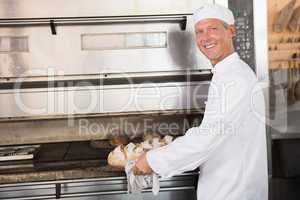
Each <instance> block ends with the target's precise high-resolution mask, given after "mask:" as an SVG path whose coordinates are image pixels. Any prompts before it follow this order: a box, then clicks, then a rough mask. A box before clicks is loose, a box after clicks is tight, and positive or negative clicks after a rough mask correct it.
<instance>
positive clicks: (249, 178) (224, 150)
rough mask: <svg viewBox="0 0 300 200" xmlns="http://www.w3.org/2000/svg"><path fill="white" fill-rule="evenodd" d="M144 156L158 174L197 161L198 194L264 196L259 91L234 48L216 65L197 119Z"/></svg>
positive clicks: (227, 198)
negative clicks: (195, 123)
mask: <svg viewBox="0 0 300 200" xmlns="http://www.w3.org/2000/svg"><path fill="white" fill-rule="evenodd" d="M146 158H147V161H148V163H149V165H150V167H151V168H152V169H153V171H155V172H156V173H158V174H160V175H161V176H162V177H170V176H173V175H175V174H180V173H182V172H184V171H189V170H193V169H195V168H197V167H200V174H199V180H198V189H197V198H198V200H267V199H268V172H267V146H266V128H265V103H264V97H263V93H262V89H261V88H260V87H259V86H258V81H257V79H256V76H255V74H254V73H253V71H252V70H251V69H250V67H249V66H248V65H247V64H246V63H245V62H243V61H242V60H241V59H240V58H239V56H238V54H237V53H233V54H231V55H229V56H228V57H226V58H225V59H223V60H222V61H221V62H219V63H217V64H216V65H215V67H214V74H213V77H212V80H211V84H210V87H209V92H208V99H207V103H206V109H205V113H204V117H203V120H202V123H201V125H200V126H199V127H194V128H191V129H189V130H188V131H187V132H186V134H185V135H184V136H182V137H179V138H177V139H176V140H175V141H174V142H172V143H171V144H169V145H167V146H165V147H161V148H158V149H155V150H152V151H149V152H148V153H147V156H146Z"/></svg>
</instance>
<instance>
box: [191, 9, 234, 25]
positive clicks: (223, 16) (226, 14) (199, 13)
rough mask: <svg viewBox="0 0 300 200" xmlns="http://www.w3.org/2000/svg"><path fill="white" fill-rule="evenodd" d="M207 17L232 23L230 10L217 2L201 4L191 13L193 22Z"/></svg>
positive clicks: (232, 18)
mask: <svg viewBox="0 0 300 200" xmlns="http://www.w3.org/2000/svg"><path fill="white" fill-rule="evenodd" d="M209 18H213V19H219V20H222V21H223V22H225V23H227V24H228V25H233V24H234V17H233V14H232V12H231V10H229V9H228V8H226V7H223V6H220V5H217V4H203V5H202V6H201V7H200V8H198V9H197V10H196V11H195V12H194V14H193V19H194V23H195V24H196V23H197V22H199V21H201V20H203V19H209Z"/></svg>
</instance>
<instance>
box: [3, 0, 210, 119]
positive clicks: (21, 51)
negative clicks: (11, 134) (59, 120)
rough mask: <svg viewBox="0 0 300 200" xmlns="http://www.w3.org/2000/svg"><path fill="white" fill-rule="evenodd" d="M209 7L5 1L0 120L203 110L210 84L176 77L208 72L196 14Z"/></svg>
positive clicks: (167, 3) (180, 3) (193, 3)
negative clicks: (195, 24) (199, 46)
mask: <svg viewBox="0 0 300 200" xmlns="http://www.w3.org/2000/svg"><path fill="white" fill-rule="evenodd" d="M204 2H212V1H206V0H204V1H195V0H192V1H172V3H171V1H167V0H163V1H152V2H151V3H150V2H145V1H132V0H126V1H122V2H121V3H120V2H119V3H118V5H119V6H118V8H116V7H115V6H114V5H115V3H116V2H104V1H95V0H89V1H88V2H86V1H81V0H80V1H77V2H76V3H74V2H72V3H71V2H69V1H63V2H60V3H59V4H55V3H54V2H53V1H44V2H43V3H41V2H39V1H36V0H28V1H27V2H26V4H25V3H24V2H23V1H19V0H14V1H6V0H2V1H0V7H2V8H4V9H5V11H7V12H2V13H1V14H0V82H1V83H2V86H1V90H0V110H1V111H0V119H1V120H2V121H3V120H11V119H16V120H19V119H20V118H22V119H41V118H47V117H48V118H50V116H53V117H54V118H55V117H56V116H64V117H68V116H69V115H85V114H90V115H94V114H103V113H122V112H124V113H126V112H149V111H152V112H154V111H158V112H160V111H162V110H174V109H175V110H185V109H186V110H191V109H203V107H204V99H205V98H204V96H205V95H206V94H207V88H208V82H205V81H207V79H206V80H205V81H203V80H199V82H193V83H191V82H190V80H186V81H177V80H176V78H174V77H173V75H174V74H176V73H177V74H179V75H184V74H188V76H189V75H190V74H192V75H193V74H198V75H199V76H202V75H201V73H202V72H199V70H203V69H205V70H208V69H210V68H211V65H210V64H209V62H208V60H207V59H206V58H205V57H204V56H203V55H202V54H201V53H200V51H199V50H198V49H197V47H196V44H195V38H194V28H193V21H192V17H191V13H192V12H193V10H194V9H195V8H197V7H199V6H200V5H201V4H202V3H204ZM57 5H60V6H59V8H57ZM46 7H47V9H46V10H45V9H44V8H46ZM65 7H67V8H68V9H60V8H65ZM41 10H44V11H43V12H41ZM185 22H186V27H184V26H185ZM205 74H206V75H205ZM204 76H207V72H206V73H204ZM91 77H92V79H93V80H92V81H96V80H97V79H98V81H100V82H101V81H102V79H105V80H104V82H109V83H106V84H101V83H100V84H97V85H94V84H93V83H91V82H90V79H91ZM133 77H137V78H138V79H141V78H143V80H144V81H142V82H141V81H140V82H139V83H138V84H136V83H135V82H133V80H132V79H133ZM153 77H161V79H162V78H164V77H166V79H167V80H163V81H159V82H153V81H152V78H153ZM170 77H171V78H170ZM112 78H120V79H123V80H122V81H123V83H122V84H121V85H120V84H117V83H116V81H115V80H112ZM125 79H126V80H125ZM59 80H64V81H69V80H71V82H57V81H59ZM106 80H109V81H106ZM124 80H125V81H126V83H124ZM39 81H40V82H39ZM74 81H75V82H76V84H75V85H72V84H74V83H75V82H74ZM111 82H114V83H113V85H111ZM24 83H28V84H27V85H26V84H24ZM7 84H11V85H10V86H8V85H7ZM51 84H52V85H51ZM82 84H83V85H84V87H83V86H82ZM24 85H26V86H24ZM6 86H7V87H6ZM191 95H198V97H199V96H201V97H200V98H197V97H196V98H195V99H193V100H190V99H191V98H190V97H191Z"/></svg>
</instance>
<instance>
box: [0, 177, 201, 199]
mask: <svg viewBox="0 0 300 200" xmlns="http://www.w3.org/2000/svg"><path fill="white" fill-rule="evenodd" d="M197 175H198V174H197V173H194V172H193V173H186V174H182V175H179V176H175V177H173V178H168V179H161V180H160V184H161V190H160V193H159V195H158V196H156V197H155V196H153V194H152V193H151V190H150V189H145V190H143V193H142V194H138V195H129V194H127V189H126V188H127V187H126V185H127V181H126V177H124V176H122V177H109V178H93V179H81V180H61V181H46V182H35V183H20V184H5V185H0V199H18V200H20V199H47V198H53V199H54V198H55V197H56V198H62V199H64V198H72V199H99V198H101V199H120V198H122V199H134V198H137V199H141V198H142V199H172V200H173V199H175V200H181V199H182V200H183V199H186V198H188V199H196V192H195V183H196V180H197Z"/></svg>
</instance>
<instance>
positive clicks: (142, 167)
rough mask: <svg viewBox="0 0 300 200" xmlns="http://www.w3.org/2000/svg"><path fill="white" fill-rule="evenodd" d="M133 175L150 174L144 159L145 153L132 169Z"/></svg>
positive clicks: (150, 171)
mask: <svg viewBox="0 0 300 200" xmlns="http://www.w3.org/2000/svg"><path fill="white" fill-rule="evenodd" d="M133 173H134V175H147V174H151V173H152V169H151V167H150V166H149V164H148V162H147V159H146V153H144V154H142V155H141V156H140V157H139V158H138V160H137V162H136V164H135V166H134V167H133Z"/></svg>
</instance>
